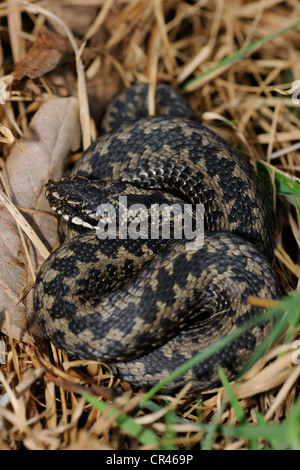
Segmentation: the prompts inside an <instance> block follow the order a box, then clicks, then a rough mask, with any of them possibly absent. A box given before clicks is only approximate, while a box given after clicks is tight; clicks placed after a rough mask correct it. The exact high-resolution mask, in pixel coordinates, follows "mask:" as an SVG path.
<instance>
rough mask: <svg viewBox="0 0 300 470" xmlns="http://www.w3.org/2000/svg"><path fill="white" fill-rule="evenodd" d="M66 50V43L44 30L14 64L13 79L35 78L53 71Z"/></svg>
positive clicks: (56, 35) (59, 37)
mask: <svg viewBox="0 0 300 470" xmlns="http://www.w3.org/2000/svg"><path fill="white" fill-rule="evenodd" d="M66 50H67V46H66V42H65V40H64V39H63V38H62V37H61V36H58V34H55V33H53V32H51V31H47V30H44V31H43V32H41V33H40V34H38V35H37V37H36V40H35V42H34V44H33V46H32V47H31V48H30V49H29V51H28V52H27V54H26V56H25V57H24V58H23V59H22V60H20V61H19V62H18V63H16V64H15V67H14V79H15V80H21V79H22V78H24V77H29V78H37V77H41V76H42V75H44V74H45V73H47V72H50V71H51V70H53V69H55V67H56V66H57V64H58V63H59V61H60V58H61V56H62V53H63V52H65V51H66Z"/></svg>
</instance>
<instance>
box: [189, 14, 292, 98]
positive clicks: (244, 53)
mask: <svg viewBox="0 0 300 470" xmlns="http://www.w3.org/2000/svg"><path fill="white" fill-rule="evenodd" d="M299 25H300V19H297V20H296V21H294V22H293V23H291V24H290V25H289V26H286V27H285V28H283V29H280V30H277V31H274V32H272V33H270V34H267V35H266V36H263V37H262V38H259V39H257V40H256V41H253V42H252V43H251V44H248V45H247V46H246V47H243V48H242V49H239V50H238V51H235V52H234V53H233V54H232V55H231V56H229V57H225V58H224V59H223V60H221V61H220V62H219V63H218V64H216V65H214V66H213V67H211V68H210V69H208V70H206V71H205V72H203V73H202V74H200V75H197V77H194V78H192V79H191V80H189V81H188V82H187V83H186V84H185V85H184V86H183V90H189V89H190V88H192V87H194V86H195V85H196V83H197V82H199V81H200V80H202V79H203V78H204V77H206V76H208V75H210V74H211V73H212V72H214V71H215V70H218V68H221V67H224V66H225V65H228V66H229V65H231V64H233V63H234V62H235V61H237V60H238V59H241V58H242V57H245V56H247V55H249V54H250V53H251V52H254V51H255V50H257V49H258V47H260V46H262V45H263V44H266V43H267V42H270V41H273V40H274V39H276V38H277V37H279V36H281V35H283V34H285V33H286V32H288V31H290V30H292V29H295V28H297V27H298V26H299Z"/></svg>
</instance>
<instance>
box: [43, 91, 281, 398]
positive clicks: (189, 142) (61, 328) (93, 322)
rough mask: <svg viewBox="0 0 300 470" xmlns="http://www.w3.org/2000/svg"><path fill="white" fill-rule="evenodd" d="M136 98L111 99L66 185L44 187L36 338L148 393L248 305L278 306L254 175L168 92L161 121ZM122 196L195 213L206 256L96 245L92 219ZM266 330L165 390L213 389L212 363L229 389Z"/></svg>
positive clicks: (270, 220) (175, 244) (160, 103)
mask: <svg viewBox="0 0 300 470" xmlns="http://www.w3.org/2000/svg"><path fill="white" fill-rule="evenodd" d="M147 92H148V87H147V86H146V85H136V86H134V87H132V88H129V89H127V90H125V91H123V92H121V94H119V95H118V96H117V97H116V98H115V99H114V100H113V101H112V103H111V105H110V106H109V107H108V110H107V113H106V116H105V118H104V121H103V126H102V127H103V129H104V131H105V134H104V135H103V136H101V137H100V138H99V140H97V141H96V142H95V143H94V144H93V145H92V146H91V147H90V148H89V149H88V150H87V151H86V152H85V153H84V154H83V155H82V157H81V159H80V160H79V161H78V162H77V164H76V165H75V167H74V169H73V171H72V175H71V177H70V178H63V179H62V180H60V181H59V182H49V184H48V187H47V197H48V200H49V204H50V206H51V207H52V208H53V209H54V210H56V212H57V213H58V214H60V215H61V220H60V226H61V231H62V233H63V235H62V240H63V243H62V244H61V245H60V247H59V248H58V249H56V250H55V251H54V252H53V253H52V254H51V255H50V257H49V258H48V259H47V260H46V261H45V263H44V264H43V265H42V267H41V269H40V271H39V273H38V276H37V280H36V285H35V295H34V306H35V310H36V312H37V314H38V318H39V322H40V325H41V328H42V330H43V332H44V334H45V336H46V337H47V338H49V339H50V340H51V341H52V342H53V343H54V344H55V345H56V346H58V347H60V348H62V349H63V350H65V351H67V352H68V353H70V354H73V355H75V356H77V357H81V358H85V359H96V360H100V361H105V362H107V363H109V364H111V365H112V367H113V370H114V372H115V373H117V374H120V375H121V376H122V377H123V378H124V379H125V380H127V381H129V382H132V383H133V384H137V385H140V386H145V387H149V386H152V385H154V384H155V383H157V382H158V381H159V380H161V379H163V378H164V377H167V376H168V375H169V374H170V372H171V371H172V370H174V369H175V368H176V367H178V366H179V365H181V364H182V363H184V362H185V361H186V360H187V359H189V358H191V357H193V356H194V355H195V354H196V353H198V352H200V351H203V350H204V349H205V348H207V346H208V345H210V344H213V343H215V342H217V341H218V340H219V339H220V338H222V337H224V336H226V335H227V334H229V333H231V332H233V331H235V330H236V328H238V327H239V326H240V325H241V324H243V323H244V322H245V321H246V320H248V319H249V318H251V317H252V316H253V315H254V314H256V313H257V312H258V311H259V309H258V308H257V307H253V306H251V305H249V303H248V302H247V299H248V296H249V295H254V296H259V297H262V298H278V297H279V295H280V288H279V284H278V281H277V278H276V275H275V273H274V271H273V269H272V266H271V262H272V257H273V248H274V215H273V212H272V207H271V203H270V200H269V197H268V195H267V193H266V192H265V190H264V188H263V186H262V183H261V181H260V179H259V178H258V176H257V175H256V173H255V171H254V170H253V168H252V166H251V165H250V164H249V163H248V162H247V161H246V159H245V158H244V156H242V155H241V154H240V153H239V152H237V151H235V150H234V149H233V148H232V147H231V146H230V145H229V144H227V143H226V142H224V141H223V140H222V139H221V138H220V137H218V136H217V135H216V134H215V133H214V132H212V131H210V130H209V129H207V128H206V127H204V126H202V125H201V124H200V123H199V122H197V120H196V118H195V117H194V115H193V113H192V111H190V109H189V108H188V106H187V105H186V104H185V102H184V101H183V100H182V99H181V97H179V96H178V95H177V94H176V93H175V92H174V91H173V90H171V89H170V88H169V87H167V86H165V85H158V87H157V90H156V106H157V112H158V113H159V115H158V116H154V117H149V116H146V117H142V116H143V115H146V114H147ZM127 121H128V122H127ZM120 195H123V196H124V195H126V196H127V197H128V201H129V203H128V204H133V203H134V202H135V201H140V202H142V203H143V204H144V205H146V207H147V208H150V207H151V205H152V204H153V203H155V202H158V204H162V203H167V204H173V203H178V204H179V205H181V207H183V205H184V204H186V203H188V204H191V205H192V206H193V207H194V208H195V207H196V205H197V204H200V203H202V204H203V205H204V209H205V212H204V223H205V229H206V231H205V234H204V245H203V247H201V248H200V249H198V250H187V247H186V243H187V240H186V239H184V238H183V239H181V240H177V239H174V238H173V239H171V240H168V241H166V240H161V239H151V238H148V239H141V238H138V239H135V240H132V239H121V238H120V237H119V238H116V239H109V238H107V239H104V240H100V239H99V237H98V236H97V233H96V230H95V229H94V227H95V226H96V225H97V224H98V223H99V217H100V218H101V215H100V216H99V213H98V215H97V207H98V206H99V205H100V204H102V203H103V202H104V203H111V204H114V206H115V207H117V201H118V197H119V196H120ZM127 223H128V220H127ZM174 224H176V222H174ZM171 238H172V237H171ZM269 328H270V325H269V323H267V324H264V325H259V326H256V327H255V328H253V329H252V330H251V331H248V332H247V333H244V334H242V335H241V336H240V337H239V338H238V339H236V340H235V341H234V342H232V343H231V344H230V346H227V347H225V348H223V349H222V350H221V351H220V352H218V353H216V354H214V355H213V356H211V357H210V358H209V359H208V360H206V361H204V362H202V363H200V364H198V365H197V366H195V367H193V368H192V369H190V370H189V371H187V372H186V373H185V374H184V375H182V376H181V377H180V378H178V379H176V380H175V381H174V382H172V383H170V384H169V385H168V386H167V387H166V388H165V389H166V390H169V391H172V390H175V389H177V388H178V387H180V386H182V385H183V384H184V383H186V382H187V381H192V382H193V385H192V390H205V389H208V388H211V387H213V386H215V385H217V384H218V383H219V378H218V373H217V365H218V364H220V365H221V366H222V367H223V368H224V370H225V372H226V373H227V377H228V379H229V380H230V379H232V378H233V377H235V376H236V374H237V372H238V371H239V370H240V369H241V367H242V366H243V364H244V363H245V361H246V360H247V359H248V357H249V355H250V354H251V352H252V351H253V349H254V348H255V346H256V345H257V344H258V343H259V342H260V341H261V340H262V338H263V337H264V335H265V334H266V331H267V330H268V329H269Z"/></svg>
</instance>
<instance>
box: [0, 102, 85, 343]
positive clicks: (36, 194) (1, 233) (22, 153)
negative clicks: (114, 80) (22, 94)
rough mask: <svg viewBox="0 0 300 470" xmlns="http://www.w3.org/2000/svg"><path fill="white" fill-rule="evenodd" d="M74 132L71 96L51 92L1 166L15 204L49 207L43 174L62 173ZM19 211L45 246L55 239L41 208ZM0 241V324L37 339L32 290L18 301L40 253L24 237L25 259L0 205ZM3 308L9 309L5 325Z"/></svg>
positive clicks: (15, 334) (75, 104) (54, 227)
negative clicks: (27, 245)
mask: <svg viewBox="0 0 300 470" xmlns="http://www.w3.org/2000/svg"><path fill="white" fill-rule="evenodd" d="M78 135H79V122H78V100H77V99H76V98H74V97H71V98H59V97H53V98H49V99H48V100H47V101H46V102H45V103H44V104H43V105H42V106H41V107H40V109H39V110H38V111H37V112H36V113H35V115H34V117H33V118H32V120H31V123H30V125H29V128H28V131H27V132H25V133H24V135H23V136H22V138H21V139H20V140H19V141H18V142H16V144H15V145H14V147H13V149H12V151H11V153H10V155H9V157H8V159H7V161H6V168H5V171H4V172H3V176H4V181H5V186H6V187H7V188H9V193H10V196H11V198H12V201H13V203H14V204H15V205H16V206H17V207H21V208H24V209H27V210H28V209H29V210H34V211H49V206H48V203H47V201H46V198H45V195H44V185H45V184H46V183H47V181H48V179H49V178H54V179H56V178H59V177H60V176H61V175H62V172H63V168H64V162H65V160H66V157H67V155H68V154H69V152H70V150H71V149H74V138H75V137H76V136H77V138H78ZM77 142H78V139H77ZM22 213H23V215H24V217H25V218H26V219H27V221H28V222H29V225H30V226H31V227H32V228H33V229H34V230H35V232H36V234H37V236H38V237H39V238H40V240H41V241H42V242H44V244H45V246H46V247H47V248H48V250H49V251H51V249H52V248H53V247H54V246H55V245H56V244H57V242H58V240H57V225H56V221H55V219H54V218H53V217H51V216H49V215H48V216H47V214H46V215H42V214H35V213H25V212H22ZM20 223H21V222H20ZM25 238H26V237H25ZM26 241H27V242H28V238H26ZM0 244H1V255H2V256H1V259H0V285H1V290H0V305H1V309H0V330H1V331H2V332H3V333H5V334H9V329H10V333H11V335H12V337H13V338H15V339H17V340H21V341H25V342H31V343H33V342H36V341H38V340H39V339H40V332H39V329H38V326H37V324H36V319H35V317H34V314H33V308H32V292H30V293H29V295H28V296H27V297H26V299H25V300H24V301H22V302H20V303H18V302H19V297H20V293H21V292H22V289H23V288H24V287H25V286H26V284H27V282H28V281H29V280H30V279H31V278H32V272H31V270H30V263H31V265H32V269H33V271H35V270H36V269H37V268H38V267H39V266H40V265H41V263H42V262H43V260H44V256H42V255H41V254H40V252H39V251H38V248H37V245H36V246H33V244H32V242H30V243H29V248H28V250H29V258H30V263H29V260H28V259H27V257H26V253H25V250H24V247H23V244H22V241H21V238H20V235H19V230H18V227H17V224H16V222H15V219H14V218H13V216H12V215H11V213H10V212H9V211H8V210H7V209H6V207H5V206H1V207H0ZM27 244H28V243H27ZM5 312H7V313H8V314H9V317H10V322H9V323H10V326H9V325H8V324H7V322H6V318H5Z"/></svg>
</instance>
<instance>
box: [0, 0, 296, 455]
mask: <svg viewBox="0 0 300 470" xmlns="http://www.w3.org/2000/svg"><path fill="white" fill-rule="evenodd" d="M80 8H81V10H80ZM80 11H81V13H82V14H78V13H80ZM83 12H84V14H83ZM299 16H300V7H299V5H297V4H295V2H292V1H290V2H289V1H287V2H285V3H282V2H279V1H276V0H272V1H271V0H266V1H263V2H252V3H248V2H244V1H242V0H235V1H234V2H225V0H216V1H213V2H208V1H204V2H203V1H195V2H187V1H182V0H180V1H176V2H175V1H173V0H168V1H162V0H152V1H150V2H145V1H143V0H131V1H129V0H126V1H122V2H121V1H120V2H119V1H108V2H101V1H99V2H93V5H90V4H88V3H87V4H84V5H83V3H82V4H80V2H78V1H73V0H67V1H65V2H55V3H51V2H43V6H42V7H41V6H40V5H39V4H38V3H30V2H25V1H22V2H14V7H12V2H3V3H2V4H1V6H0V17H1V19H2V20H3V23H2V24H3V25H4V26H3V27H2V29H1V32H0V34H1V44H0V52H1V53H0V60H1V76H2V79H1V80H2V81H3V83H5V85H6V90H5V104H4V105H2V106H1V109H0V112H1V128H2V129H4V130H5V131H4V132H2V134H3V135H4V136H5V138H3V139H1V138H0V145H1V150H2V159H1V173H2V176H1V185H2V190H3V195H2V197H1V207H0V210H1V213H0V224H1V230H0V234H1V252H2V257H1V260H0V263H1V266H0V273H1V274H0V276H1V280H0V283H1V290H0V300H1V302H0V305H1V310H0V330H1V333H0V383H1V390H0V448H1V449H20V448H26V449H125V448H126V449H133V450H134V449H146V448H150V449H151V448H168V446H171V447H172V448H174V447H175V448H176V447H177V448H178V449H198V448H199V447H201V445H202V443H203V445H204V446H205V445H207V442H208V440H206V441H205V436H206V435H207V436H208V435H209V431H206V432H204V431H203V429H206V428H203V427H201V426H198V425H197V423H198V421H199V416H200V421H201V423H202V424H203V425H207V426H210V425H213V420H214V419H216V417H218V422H217V423H218V424H219V426H222V425H230V426H238V421H237V417H236V415H235V413H234V409H233V407H232V406H234V404H231V403H229V404H227V405H224V400H226V393H225V389H224V388H223V387H220V388H218V389H215V390H212V391H209V392H208V393H205V394H202V397H199V396H197V395H196V394H190V393H189V392H188V387H189V386H188V385H187V387H185V388H184V389H183V390H182V391H181V392H179V393H177V394H176V395H175V396H169V395H165V394H160V393H159V392H158V393H157V394H156V395H155V397H154V398H152V399H151V401H148V402H146V403H144V404H143V406H140V407H138V403H140V402H141V400H142V399H143V397H145V394H144V391H143V390H136V389H132V387H131V386H130V385H129V384H127V383H125V382H122V381H120V380H119V379H117V378H116V377H113V375H112V372H111V370H110V368H109V366H108V365H106V364H102V363H95V362H93V361H79V360H74V358H69V357H68V355H67V354H65V353H63V352H62V351H60V350H58V349H56V348H55V347H54V346H53V345H51V344H48V343H46V342H44V341H41V338H40V334H39V330H38V328H37V327H36V325H35V322H34V319H33V318H32V291H30V286H31V285H32V280H33V279H34V276H35V272H36V270H37V269H38V267H39V265H40V264H41V262H42V261H43V259H44V257H45V256H47V253H48V252H49V251H51V250H52V249H53V248H54V247H55V245H56V244H57V242H58V240H57V234H56V221H55V218H54V217H53V215H52V214H50V213H49V208H48V206H47V204H46V201H45V198H44V192H43V187H44V185H45V183H46V182H47V180H48V179H49V178H50V177H51V178H58V177H59V176H60V175H62V174H63V172H64V171H67V170H68V169H69V168H70V167H71V165H72V163H73V162H74V161H76V160H77V159H78V158H79V157H80V154H81V151H82V150H83V149H85V148H86V147H87V146H88V144H89V142H90V141H92V140H95V139H96V138H97V136H98V133H97V126H98V124H99V119H100V117H101V114H102V112H103V110H104V109H105V106H106V104H107V103H108V102H109V101H110V99H111V98H112V96H113V95H114V94H115V93H116V92H117V91H119V90H120V89H121V88H123V87H124V86H128V85H129V84H131V83H135V82H148V83H149V84H150V91H151V93H150V95H149V96H150V103H149V109H151V106H152V109H153V102H152V103H151V96H152V97H153V91H154V90H155V85H156V83H157V82H165V83H169V84H170V85H171V86H173V87H175V88H177V89H181V90H182V92H183V93H184V96H185V97H186V99H187V100H188V101H189V102H190V104H191V106H192V108H193V110H194V111H195V113H196V114H197V115H198V117H199V119H200V120H202V121H203V123H204V124H205V125H207V126H208V127H210V128H212V129H213V130H215V131H216V132H218V133H219V134H220V135H221V136H222V137H223V138H225V139H226V140H227V141H229V142H230V143H231V144H232V145H233V146H235V147H237V148H242V150H244V151H245V152H246V153H247V154H249V155H250V157H251V158H252V159H253V160H254V159H258V160H261V161H263V162H264V163H265V164H266V165H267V166H268V167H269V168H270V167H272V168H274V172H273V173H272V174H273V183H272V182H271V187H273V189H274V190H275V192H274V207H275V209H276V216H277V230H278V246H277V251H276V266H277V269H278V272H279V273H280V276H281V277H282V278H284V284H285V287H286V289H287V292H289V293H292V292H293V291H294V290H296V289H297V287H298V283H299V274H298V273H299V264H298V263H299V247H300V237H299V232H300V231H299V215H298V212H299V211H297V207H296V205H297V204H298V203H299V197H298V196H299V195H298V194H295V193H293V191H292V189H293V184H292V182H293V181H296V180H297V178H299V169H300V165H299V155H298V153H297V149H298V147H297V146H295V140H296V141H297V139H299V136H298V132H299V104H294V103H293V102H292V100H291V96H290V95H287V94H284V90H290V89H292V87H293V82H294V81H295V80H296V79H297V78H298V77H299V75H300V69H299V61H297V60H295V57H297V56H298V54H299V43H300V42H299V36H300V33H299V28H294V29H290V30H288V28H287V27H288V26H289V25H290V24H292V23H294V22H295V18H297V17H299ZM284 28H286V29H287V30H286V32H285V34H282V35H277V37H275V36H276V34H275V33H276V31H279V30H281V29H284ZM270 34H271V35H272V36H273V37H274V39H273V40H272V41H269V42H267V41H259V44H260V47H259V48H258V47H257V48H255V52H254V53H253V51H252V50H251V48H249V47H248V46H249V44H251V43H255V41H257V40H258V39H260V38H263V37H265V36H268V35H270ZM237 50H239V51H242V52H243V50H245V51H249V50H251V52H250V53H247V54H243V53H241V54H239V55H238V59H237V60H234V61H233V62H232V63H230V64H229V65H228V64H227V63H226V66H225V67H223V66H222V61H226V58H228V57H231V56H234V54H236V51H237ZM220 62H221V66H220ZM224 63H225V62H224ZM278 90H281V91H282V94H281V93H279V92H278ZM0 92H1V90H0ZM1 96H2V95H1ZM79 128H80V130H79ZM80 131H81V135H80ZM80 137H81V142H82V143H81V144H80ZM80 145H81V148H80ZM274 175H275V176H274ZM276 175H281V180H278V181H277V182H276V177H277V176H276ZM282 175H283V176H282ZM282 178H283V179H284V181H285V183H286V184H288V185H289V188H291V192H292V194H289V195H288V197H286V195H285V194H282V195H280V196H277V195H276V186H277V187H278V186H279V185H280V184H281V186H282V183H281V182H282ZM289 182H290V183H289ZM267 183H268V184H269V183H270V181H268V182H267ZM295 186H296V185H294V187H295ZM5 194H6V196H5ZM7 207H9V208H10V210H11V211H10V212H9V210H8V209H7ZM298 207H299V206H298ZM30 230H31V231H33V234H32V233H31V232H30ZM26 286H29V287H28V289H29V293H28V295H26V296H25V298H24V299H23V300H22V301H20V295H21V293H22V291H23V290H24V288H26ZM32 320H33V321H32ZM298 334H299V325H298V326H297V325H295V327H293V328H292V330H291V332H290V336H289V337H290V342H285V341H284V338H285V336H283V337H282V338H281V339H280V340H279V341H278V342H277V344H275V345H274V346H273V348H271V349H270V350H269V351H268V352H267V353H265V354H264V355H263V356H262V357H261V358H260V359H259V360H258V361H256V363H255V364H254V365H253V366H252V368H251V369H250V370H249V371H248V372H247V373H246V374H245V376H244V377H243V380H241V381H238V382H237V383H236V384H232V387H233V391H234V394H235V396H236V397H237V398H238V400H239V405H240V406H241V407H242V409H243V411H244V414H245V416H246V418H247V420H248V423H249V424H252V425H256V424H257V423H258V418H257V413H260V414H261V415H262V416H263V417H264V419H265V421H267V422H272V423H274V425H275V424H276V423H278V422H279V421H280V420H282V419H285V417H287V416H289V413H291V411H292V409H293V406H294V404H295V403H296V401H297V399H298V398H299V388H298V380H299V373H300V372H299V367H298V366H297V365H295V364H293V361H292V357H293V354H295V350H294V349H293V347H292V345H293V342H292V340H294V341H295V340H297V335H298ZM83 390H87V391H89V392H91V393H92V394H93V395H94V397H98V403H101V404H102V406H101V409H100V408H99V409H97V406H96V405H95V403H93V402H92V401H91V400H89V399H88V397H87V396H85V398H83V397H82V391H83ZM99 400H100V401H99ZM222 403H223V405H222ZM174 410H176V419H175V422H174V423H173V424H172V421H170V422H171V424H168V420H167V416H171V415H172V412H173V411H174ZM168 413H169V414H168ZM132 420H133V421H134V422H132ZM138 426H146V427H145V429H147V430H148V431H150V433H149V434H147V433H143V436H146V437H144V438H143V441H139V439H138V435H135V434H134V433H133V432H132V431H131V430H130V429H132V428H135V429H137V427H138ZM170 426H173V432H172V436H173V437H172V442H171V443H170V442H169V441H168V439H167V437H166V436H167V435H168V432H169V431H168V430H169V428H170ZM207 429H213V428H207ZM215 429H216V430H217V429H218V427H216V428H215ZM145 439H146V440H145ZM147 439H148V440H147ZM209 442H210V445H211V447H212V448H214V449H230V448H232V449H248V448H251V445H252V444H251V443H252V442H253V441H251V439H250V440H249V439H247V438H245V437H230V436H229V435H226V434H219V433H218V432H217V431H216V432H215V434H212V437H211V438H210V440H209ZM257 445H258V446H259V447H260V448H264V447H265V446H267V445H268V441H266V440H264V439H262V438H261V439H259V438H257Z"/></svg>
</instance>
